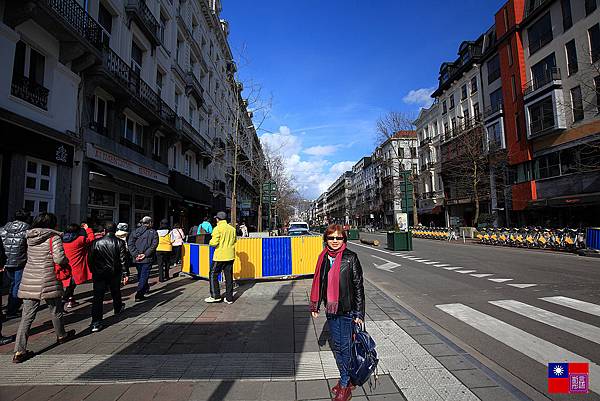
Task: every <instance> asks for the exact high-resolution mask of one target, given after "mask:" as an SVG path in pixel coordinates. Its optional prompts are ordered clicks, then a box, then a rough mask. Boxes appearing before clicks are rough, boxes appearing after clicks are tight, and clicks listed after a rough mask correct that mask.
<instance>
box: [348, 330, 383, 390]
mask: <svg viewBox="0 0 600 401" xmlns="http://www.w3.org/2000/svg"><path fill="white" fill-rule="evenodd" d="M352 326H353V329H352V330H353V334H352V345H351V347H350V352H351V353H352V357H351V360H350V381H351V382H352V384H354V385H355V386H362V385H363V384H365V383H366V382H367V380H369V379H370V377H371V375H372V374H373V372H375V371H376V370H377V364H378V363H379V359H378V358H377V351H375V341H374V340H373V338H371V336H370V335H369V333H367V330H366V329H365V327H364V325H358V324H353V325H352ZM375 381H377V374H375Z"/></svg>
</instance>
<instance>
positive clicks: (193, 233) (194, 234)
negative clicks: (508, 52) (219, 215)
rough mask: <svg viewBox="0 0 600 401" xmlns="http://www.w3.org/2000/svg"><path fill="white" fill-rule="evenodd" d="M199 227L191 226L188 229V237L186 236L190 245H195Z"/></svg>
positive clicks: (196, 225)
mask: <svg viewBox="0 0 600 401" xmlns="http://www.w3.org/2000/svg"><path fill="white" fill-rule="evenodd" d="M199 227H200V226H199V225H198V224H194V225H193V226H191V227H190V231H188V235H187V239H186V241H187V242H191V243H195V242H196V237H197V236H198V230H199Z"/></svg>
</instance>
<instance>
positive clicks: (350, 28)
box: [222, 0, 504, 199]
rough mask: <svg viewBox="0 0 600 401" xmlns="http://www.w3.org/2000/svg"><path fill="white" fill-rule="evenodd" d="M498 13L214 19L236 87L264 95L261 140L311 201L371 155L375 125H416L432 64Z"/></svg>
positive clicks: (427, 5)
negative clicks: (398, 117)
mask: <svg viewBox="0 0 600 401" xmlns="http://www.w3.org/2000/svg"><path fill="white" fill-rule="evenodd" d="M503 3H504V1H501V0H454V1H442V0H430V1H416V2H414V1H411V2H409V1H406V0H381V1H372V2H366V1H359V0H326V1H323V0H296V1H292V0H278V1H274V0H264V1H248V0H223V13H222V18H224V19H226V20H228V21H229V23H230V32H231V33H230V44H231V48H232V50H233V52H234V56H235V58H236V60H238V65H239V79H241V80H242V81H243V82H246V83H248V82H253V83H256V84H259V85H260V87H261V88H262V93H263V94H264V95H265V96H263V97H264V98H267V97H270V96H271V95H272V107H271V111H270V115H269V117H268V119H267V120H266V121H265V122H264V123H263V125H262V129H261V131H260V132H259V136H261V140H262V141H263V142H266V143H269V144H271V145H272V146H275V147H276V148H277V149H281V152H282V154H283V155H284V156H285V158H286V162H287V167H288V170H289V172H290V174H292V175H293V176H294V178H295V182H296V185H297V187H298V189H299V191H300V193H301V194H302V195H304V196H305V197H306V198H308V199H313V198H315V197H317V196H318V195H319V194H320V193H321V192H323V191H324V190H326V189H327V187H328V186H329V185H330V184H331V183H332V182H333V181H334V180H335V179H336V178H337V177H338V176H339V175H340V174H341V173H342V172H343V171H345V170H348V169H350V168H351V167H352V165H353V164H354V163H355V162H356V161H357V160H359V159H360V158H361V157H363V156H367V155H369V154H370V153H371V152H372V150H373V148H374V147H375V123H376V121H377V119H378V118H379V117H380V116H381V115H383V114H385V113H386V112H388V111H391V110H394V111H401V112H407V113H413V114H414V115H415V116H416V115H417V113H418V111H419V109H420V108H421V107H422V106H423V105H424V102H426V101H428V99H429V96H428V94H429V93H430V91H431V90H432V89H431V88H434V87H435V86H436V85H437V77H438V71H439V67H440V64H441V63H442V62H444V61H450V60H454V59H455V58H456V57H457V55H456V52H457V50H458V46H459V45H460V43H461V42H462V41H463V40H474V39H476V38H477V37H478V36H479V35H480V34H482V33H483V32H485V31H486V30H487V29H488V28H489V27H490V26H491V25H492V24H493V22H494V14H495V13H496V11H497V10H498V9H499V8H500V7H501V6H502V4H503ZM458 21H461V22H460V23H459V22H458ZM248 86H249V85H248V84H247V85H246V87H248ZM245 92H246V94H245V95H246V96H248V93H247V91H245Z"/></svg>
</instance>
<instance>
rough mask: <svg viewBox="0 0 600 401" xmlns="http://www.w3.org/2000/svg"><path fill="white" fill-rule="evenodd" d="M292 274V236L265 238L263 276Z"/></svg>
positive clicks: (263, 242) (263, 243)
mask: <svg viewBox="0 0 600 401" xmlns="http://www.w3.org/2000/svg"><path fill="white" fill-rule="evenodd" d="M291 274H292V241H291V238H290V237H281V238H276V237H275V238H263V241H262V276H263V277H269V276H289V275H291Z"/></svg>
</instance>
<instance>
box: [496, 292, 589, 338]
mask: <svg viewBox="0 0 600 401" xmlns="http://www.w3.org/2000/svg"><path fill="white" fill-rule="evenodd" d="M489 303H491V304H492V305H496V306H499V307H501V308H504V309H506V310H509V311H512V312H515V313H518V314H519V315H521V316H525V317H528V318H529V319H533V320H537V321H538V322H542V323H544V324H547V325H548V326H552V327H556V328H557V329H560V330H563V331H566V332H567V333H571V334H573V335H576V336H579V337H581V338H585V339H586V340H590V341H593V342H595V343H596V344H600V328H598V327H596V326H592V325H591V324H587V323H583V322H580V321H578V320H575V319H571V318H570V317H565V316H562V315H559V314H558V313H554V312H550V311H547V310H545V309H541V308H537V307H535V306H531V305H527V304H525V303H523V302H519V301H515V300H512V299H508V300H503V301H489Z"/></svg>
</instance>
